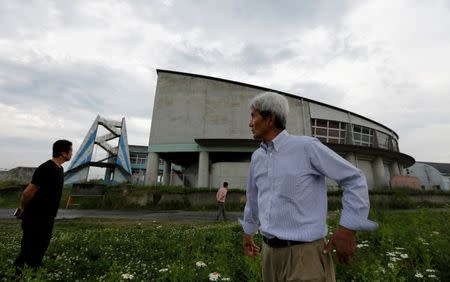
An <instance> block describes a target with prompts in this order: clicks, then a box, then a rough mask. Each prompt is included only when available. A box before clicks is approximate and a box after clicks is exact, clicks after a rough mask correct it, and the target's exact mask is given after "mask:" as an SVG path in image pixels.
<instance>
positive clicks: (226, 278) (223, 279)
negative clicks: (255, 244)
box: [221, 276, 430, 281]
mask: <svg viewBox="0 0 450 282" xmlns="http://www.w3.org/2000/svg"><path fill="white" fill-rule="evenodd" d="M428 277H430V276H428ZM221 280H222V281H230V278H228V277H224V278H222V279H221Z"/></svg>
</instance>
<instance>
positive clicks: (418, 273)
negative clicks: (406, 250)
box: [414, 272, 423, 278]
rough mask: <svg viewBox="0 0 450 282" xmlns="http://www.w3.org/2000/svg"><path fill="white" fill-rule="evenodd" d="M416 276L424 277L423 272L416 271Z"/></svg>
mask: <svg viewBox="0 0 450 282" xmlns="http://www.w3.org/2000/svg"><path fill="white" fill-rule="evenodd" d="M414 276H415V277H416V278H423V275H422V273H420V272H416V275H414Z"/></svg>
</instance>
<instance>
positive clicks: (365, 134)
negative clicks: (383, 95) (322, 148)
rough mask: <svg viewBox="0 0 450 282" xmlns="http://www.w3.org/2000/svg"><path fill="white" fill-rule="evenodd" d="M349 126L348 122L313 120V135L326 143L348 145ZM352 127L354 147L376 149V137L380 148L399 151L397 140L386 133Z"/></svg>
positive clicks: (367, 128)
mask: <svg viewBox="0 0 450 282" xmlns="http://www.w3.org/2000/svg"><path fill="white" fill-rule="evenodd" d="M347 126H350V124H348V123H346V122H340V121H334V120H325V119H311V128H312V135H313V136H314V137H317V138H318V139H319V140H320V141H321V142H324V143H333V144H346V143H347V142H346V138H347ZM352 126H353V128H352V131H351V132H352V134H353V136H352V139H353V144H354V145H359V146H366V147H374V146H375V145H374V144H375V141H374V140H375V135H376V138H377V143H378V144H377V147H378V148H383V149H386V150H393V151H398V144H397V140H395V138H392V137H391V136H389V135H387V134H386V133H384V132H381V131H378V130H374V129H372V128H369V127H365V126H361V125H357V124H353V125H352Z"/></svg>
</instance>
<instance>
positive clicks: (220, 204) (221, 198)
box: [216, 182, 228, 220]
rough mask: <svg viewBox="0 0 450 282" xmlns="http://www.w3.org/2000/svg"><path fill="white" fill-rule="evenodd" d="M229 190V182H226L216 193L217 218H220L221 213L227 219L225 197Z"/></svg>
mask: <svg viewBox="0 0 450 282" xmlns="http://www.w3.org/2000/svg"><path fill="white" fill-rule="evenodd" d="M227 192H228V182H224V183H223V186H222V187H220V189H219V190H218V191H217V193H216V199H217V217H216V220H219V218H220V215H222V217H223V219H224V220H227V216H226V214H225V199H226V198H227Z"/></svg>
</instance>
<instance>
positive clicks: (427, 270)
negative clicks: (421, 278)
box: [425, 268, 436, 272]
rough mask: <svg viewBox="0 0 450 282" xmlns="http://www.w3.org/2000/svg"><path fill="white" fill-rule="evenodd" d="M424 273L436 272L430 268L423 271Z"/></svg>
mask: <svg viewBox="0 0 450 282" xmlns="http://www.w3.org/2000/svg"><path fill="white" fill-rule="evenodd" d="M425 271H426V272H436V270H434V269H431V268H429V269H425Z"/></svg>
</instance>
